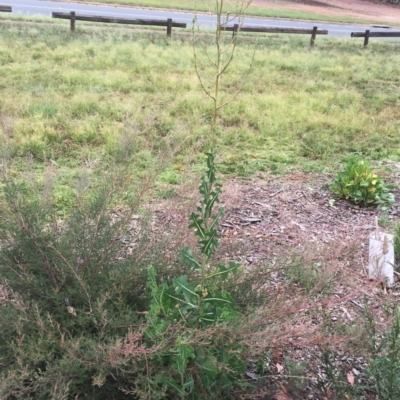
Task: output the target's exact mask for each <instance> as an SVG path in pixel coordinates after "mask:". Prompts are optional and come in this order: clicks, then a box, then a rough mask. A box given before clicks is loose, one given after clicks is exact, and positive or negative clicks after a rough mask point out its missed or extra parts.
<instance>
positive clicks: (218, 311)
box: [146, 153, 245, 398]
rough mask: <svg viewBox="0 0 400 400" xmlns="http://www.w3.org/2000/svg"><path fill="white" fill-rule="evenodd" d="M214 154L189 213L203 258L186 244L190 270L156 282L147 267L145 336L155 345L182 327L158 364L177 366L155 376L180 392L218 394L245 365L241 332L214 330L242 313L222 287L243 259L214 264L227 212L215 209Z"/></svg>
mask: <svg viewBox="0 0 400 400" xmlns="http://www.w3.org/2000/svg"><path fill="white" fill-rule="evenodd" d="M214 157H215V156H214V154H213V153H207V167H208V169H207V172H206V174H205V175H204V176H203V177H202V179H201V184H200V186H199V192H200V194H201V195H202V200H201V202H200V206H199V207H198V209H197V211H198V212H197V213H192V214H191V216H190V221H191V223H190V225H189V227H190V228H194V229H195V230H196V235H197V236H198V237H199V247H200V253H201V260H198V259H197V258H196V257H195V256H194V255H193V252H192V250H191V249H190V248H187V247H186V248H184V249H183V252H182V256H183V260H184V262H185V263H186V264H187V265H188V267H189V269H190V270H191V271H192V274H191V275H190V276H188V275H182V276H179V277H177V278H175V279H174V280H173V282H172V284H170V285H168V284H167V283H163V284H162V285H158V284H157V282H156V274H155V271H154V268H150V269H149V285H150V287H151V294H152V302H151V306H150V311H149V313H148V314H147V319H148V322H149V325H150V326H149V328H148V329H147V330H146V336H147V340H149V342H150V343H151V344H152V345H154V343H156V344H157V343H159V342H164V341H165V340H166V338H165V335H167V334H168V332H169V330H170V329H171V327H172V326H176V325H179V326H180V327H181V328H180V329H181V332H180V335H179V336H178V337H177V338H176V339H174V343H171V349H170V350H169V351H167V352H166V353H164V354H163V356H162V358H160V359H159V362H160V366H161V364H162V365H164V366H165V364H169V365H171V366H172V367H173V368H172V369H167V371H169V373H168V372H167V373H166V369H165V368H164V369H163V372H162V376H161V375H160V376H158V377H157V379H156V382H157V384H163V385H167V387H168V390H169V391H170V392H173V393H175V394H177V395H179V396H180V397H181V398H185V397H188V396H190V397H191V398H219V397H218V396H219V395H220V394H221V392H223V391H226V390H228V389H231V388H232V387H233V386H234V385H235V382H236V381H239V379H238V378H240V376H241V375H242V374H243V373H244V371H245V363H244V361H243V360H242V358H241V356H240V344H239V340H238V338H234V337H231V335H230V334H229V333H228V331H226V332H225V333H224V339H222V336H220V335H219V334H218V333H217V331H216V330H215V328H216V327H218V326H222V325H224V324H229V323H231V322H232V321H234V320H235V319H236V318H237V317H239V316H240V313H239V312H238V310H237V307H236V305H235V303H234V301H233V299H232V297H231V295H230V294H229V292H227V291H226V290H224V289H223V288H221V282H222V281H224V280H225V279H226V278H227V277H228V275H229V274H236V272H237V269H238V267H239V265H238V264H236V263H234V262H229V263H228V265H223V264H219V263H217V264H216V265H215V267H213V266H211V265H210V258H211V256H212V255H213V253H214V251H215V248H216V247H217V246H218V238H219V234H218V231H217V227H218V220H219V218H220V217H221V216H222V215H223V210H222V209H221V208H219V209H218V210H217V211H216V212H213V209H214V207H215V205H216V204H217V203H218V202H219V195H220V192H221V188H220V186H219V184H218V183H217V181H216V176H215V173H216V168H215V163H214V160H215V159H214ZM210 329H211V330H212V331H213V334H212V335H211V336H210V337H208V343H207V346H204V345H203V344H202V342H201V340H198V339H197V340H196V339H195V337H197V336H199V332H210ZM196 377H197V379H196Z"/></svg>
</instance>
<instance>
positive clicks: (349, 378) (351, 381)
mask: <svg viewBox="0 0 400 400" xmlns="http://www.w3.org/2000/svg"><path fill="white" fill-rule="evenodd" d="M347 381H348V382H349V383H350V385H351V386H353V385H354V375H353V374H352V373H351V372H348V373H347Z"/></svg>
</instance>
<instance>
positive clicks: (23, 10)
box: [0, 0, 390, 40]
mask: <svg viewBox="0 0 400 400" xmlns="http://www.w3.org/2000/svg"><path fill="white" fill-rule="evenodd" d="M0 5H10V6H12V8H13V13H17V14H24V15H42V16H48V17H51V13H52V12H53V11H59V12H60V11H61V12H69V11H75V12H76V13H77V14H78V13H82V14H91V15H101V16H110V17H118V16H119V17H121V18H124V17H125V18H149V19H150V18H151V19H166V18H172V19H173V20H174V21H177V22H186V23H187V24H188V26H191V25H192V21H193V13H183V12H173V11H155V10H145V9H139V8H128V7H113V6H98V5H88V4H77V3H63V2H54V1H40V0H0ZM198 21H199V24H200V26H202V27H204V28H207V27H211V26H212V23H213V21H212V18H211V17H210V16H208V15H205V14H199V15H198ZM244 23H245V25H251V26H260V27H261V26H263V27H277V28H308V29H310V28H312V27H313V26H318V28H319V29H327V30H328V31H329V36H339V37H349V36H350V33H351V32H357V31H365V30H366V29H373V30H374V31H384V32H388V31H389V30H390V29H384V28H371V26H360V25H343V24H329V23H322V22H321V23H317V22H301V21H291V20H281V19H266V18H254V17H246V18H245V22H244ZM360 40H362V39H360Z"/></svg>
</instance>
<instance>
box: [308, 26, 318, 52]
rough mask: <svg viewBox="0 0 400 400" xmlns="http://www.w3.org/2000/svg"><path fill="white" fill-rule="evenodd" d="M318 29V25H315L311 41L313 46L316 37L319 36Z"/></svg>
mask: <svg viewBox="0 0 400 400" xmlns="http://www.w3.org/2000/svg"><path fill="white" fill-rule="evenodd" d="M317 30H318V26H314V28H313V30H312V33H311V41H310V46H311V47H313V46H314V43H315V38H316V37H317Z"/></svg>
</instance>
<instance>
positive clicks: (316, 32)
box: [224, 24, 328, 46]
mask: <svg viewBox="0 0 400 400" xmlns="http://www.w3.org/2000/svg"><path fill="white" fill-rule="evenodd" d="M224 30H225V31H228V32H233V35H235V34H236V32H238V31H239V30H240V32H259V33H294V34H300V35H311V42H310V45H311V46H314V43H315V39H316V37H317V35H327V34H328V31H327V30H322V29H320V30H318V27H317V26H314V28H313V29H297V28H264V27H259V26H242V27H240V28H239V25H238V24H235V25H233V26H227V27H225V28H224Z"/></svg>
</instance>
